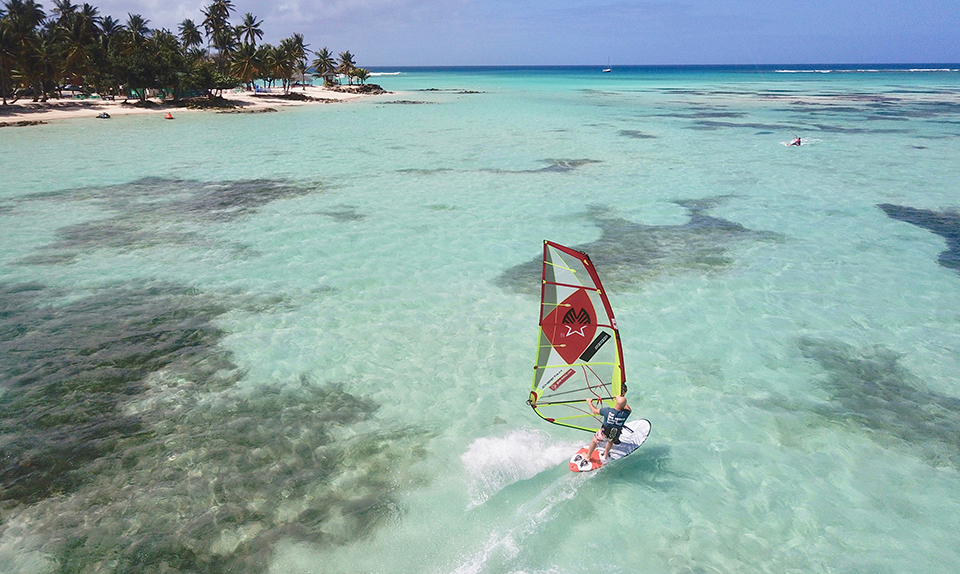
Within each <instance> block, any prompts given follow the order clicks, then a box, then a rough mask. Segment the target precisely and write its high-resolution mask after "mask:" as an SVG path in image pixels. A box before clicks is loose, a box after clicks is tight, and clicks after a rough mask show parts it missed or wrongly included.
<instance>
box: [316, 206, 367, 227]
mask: <svg viewBox="0 0 960 574" xmlns="http://www.w3.org/2000/svg"><path fill="white" fill-rule="evenodd" d="M321 213H322V214H323V215H326V216H327V217H329V218H331V219H334V220H335V221H339V222H340V223H349V222H351V221H361V220H363V219H365V218H366V217H367V216H366V215H364V214H362V213H360V212H359V211H357V208H356V206H353V205H339V206H337V208H336V209H328V210H327V211H322V212H321Z"/></svg>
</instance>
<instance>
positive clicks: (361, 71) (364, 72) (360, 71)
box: [353, 68, 370, 86]
mask: <svg viewBox="0 0 960 574" xmlns="http://www.w3.org/2000/svg"><path fill="white" fill-rule="evenodd" d="M353 77H355V78H356V79H357V80H359V82H360V85H361V86H362V85H363V83H364V82H366V81H367V78H369V77H370V70H368V69H366V68H354V69H353Z"/></svg>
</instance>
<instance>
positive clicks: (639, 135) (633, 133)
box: [620, 130, 657, 140]
mask: <svg viewBox="0 0 960 574" xmlns="http://www.w3.org/2000/svg"><path fill="white" fill-rule="evenodd" d="M620 135H622V136H623V137H628V138H633V139H636V140H653V139H657V136H652V135H650V134H645V133H643V132H641V131H637V130H620Z"/></svg>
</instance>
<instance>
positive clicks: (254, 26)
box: [237, 12, 263, 45]
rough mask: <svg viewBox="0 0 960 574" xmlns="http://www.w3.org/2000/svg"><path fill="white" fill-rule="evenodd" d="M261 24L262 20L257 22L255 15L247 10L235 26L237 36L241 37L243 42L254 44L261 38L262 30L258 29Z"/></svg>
mask: <svg viewBox="0 0 960 574" xmlns="http://www.w3.org/2000/svg"><path fill="white" fill-rule="evenodd" d="M261 24H263V21H262V20H261V21H259V22H258V21H257V18H256V16H254V15H253V14H251V13H250V12H247V13H246V14H244V15H243V21H242V22H240V25H239V26H237V29H238V31H239V33H238V34H237V37H238V38H241V39H242V40H243V43H244V44H251V45H254V44H256V43H257V40H262V39H263V30H261V29H260V25H261Z"/></svg>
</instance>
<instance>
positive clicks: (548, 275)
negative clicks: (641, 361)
mask: <svg viewBox="0 0 960 574" xmlns="http://www.w3.org/2000/svg"><path fill="white" fill-rule="evenodd" d="M625 383H626V377H625V375H624V371H623V349H622V347H621V344H620V333H619V332H618V331H617V321H616V319H614V317H613V309H612V308H611V307H610V301H609V300H608V299H607V294H606V292H605V291H604V290H603V286H602V285H601V284H600V276H599V275H597V270H596V268H595V267H594V266H593V263H592V262H591V261H590V257H589V256H588V255H587V254H586V253H581V252H579V251H576V250H574V249H570V248H569V247H564V246H563V245H560V244H558V243H553V242H551V241H545V242H544V244H543V282H542V285H541V291H540V337H539V344H538V346H537V362H536V365H535V366H534V377H533V387H532V388H531V390H530V398H529V400H528V401H527V402H528V404H529V405H530V406H532V407H533V409H534V411H536V413H537V414H538V415H540V417H541V418H543V419H544V420H547V421H549V422H551V423H554V424H558V425H563V426H568V427H572V428H576V429H582V430H586V431H596V430H597V429H599V428H600V420H599V419H598V418H597V417H596V416H595V415H593V414H591V412H590V409H589V407H588V406H587V399H603V401H604V402H605V403H606V404H607V405H609V406H613V400H612V398H613V397H615V396H617V395H620V394H623V393H624V392H625V389H626V384H625ZM598 406H599V405H598Z"/></svg>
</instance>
